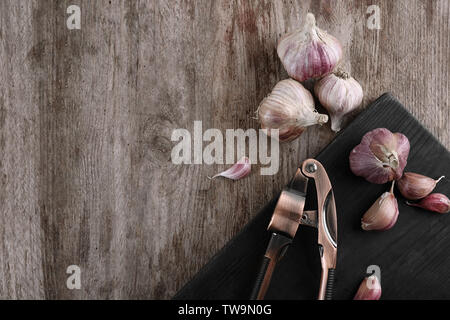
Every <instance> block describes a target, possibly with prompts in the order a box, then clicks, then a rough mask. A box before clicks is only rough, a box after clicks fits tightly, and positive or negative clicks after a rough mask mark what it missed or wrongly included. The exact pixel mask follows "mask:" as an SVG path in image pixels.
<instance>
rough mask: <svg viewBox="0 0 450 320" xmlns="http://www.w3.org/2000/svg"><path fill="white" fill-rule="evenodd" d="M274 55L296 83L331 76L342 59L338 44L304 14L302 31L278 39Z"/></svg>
mask: <svg viewBox="0 0 450 320" xmlns="http://www.w3.org/2000/svg"><path fill="white" fill-rule="evenodd" d="M277 52H278V56H279V57H280V59H281V62H282V63H283V65H284V68H285V69H286V71H287V73H288V74H289V76H290V77H291V78H294V79H296V80H298V81H305V80H308V79H311V78H320V77H322V76H324V75H326V74H328V73H330V72H331V71H333V69H334V67H335V66H336V65H337V64H338V63H339V61H340V60H341V58H342V46H341V44H340V43H339V41H338V40H337V39H336V38H335V37H333V36H332V35H329V34H327V33H326V32H325V31H323V30H321V29H319V28H318V27H316V18H315V17H314V15H313V14H312V13H308V14H307V15H306V24H305V27H304V29H303V30H296V31H294V32H291V33H288V34H286V35H284V36H283V37H282V38H281V39H280V41H279V43H278V47H277Z"/></svg>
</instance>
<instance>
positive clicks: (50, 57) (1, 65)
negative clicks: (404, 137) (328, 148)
mask: <svg viewBox="0 0 450 320" xmlns="http://www.w3.org/2000/svg"><path fill="white" fill-rule="evenodd" d="M372 4H376V5H378V6H379V9H380V14H381V16H380V17H381V20H380V21H381V29H380V30H376V29H369V28H368V27H367V19H368V18H369V17H370V16H371V13H367V8H368V7H369V6H370V5H372ZM70 5H78V6H79V7H80V9H81V16H80V17H81V26H80V27H81V29H73V30H71V29H68V27H67V26H66V22H67V19H68V18H69V17H70V16H71V13H67V8H68V7H69V6H70ZM449 7H450V6H449V1H447V0H441V1H431V0H430V1H411V0H399V1H388V0H385V1H381V0H380V1H356V0H355V1H316V0H313V1H268V0H267V1H225V0H223V1H209V0H208V1H206V0H205V1H115V0H111V1H88V0H76V1H44V0H39V1H25V0H21V1H17V0H14V1H13V0H9V1H8V0H4V1H1V2H0V147H1V150H0V151H1V152H0V213H1V214H0V219H1V220H0V240H1V242H0V298H8V299H16V298H37V299H41V298H50V299H60V298H65V299H72V298H81V299H85V298H96V299H98V298H106V299H109V298H116V299H118V298H137V299H148V298H169V297H171V296H172V295H173V294H174V293H175V292H176V291H177V290H178V289H179V288H180V287H181V286H182V285H183V284H184V283H185V282H186V281H187V280H188V279H189V278H190V277H192V276H193V275H194V274H195V272H196V271H197V270H198V269H199V268H200V267H201V266H202V265H203V264H204V263H206V262H207V261H208V259H210V258H211V257H212V255H213V254H214V253H215V252H217V251H218V250H219V249H220V248H221V247H222V246H223V245H224V244H225V243H226V242H227V241H228V240H229V239H230V238H231V237H232V236H233V235H235V234H236V233H237V232H238V231H239V230H240V228H241V227H242V226H243V225H244V224H245V223H246V222H248V221H249V219H250V218H252V217H253V216H254V215H255V214H256V213H257V211H258V209H260V208H261V207H263V205H264V204H265V203H266V202H267V201H268V200H269V199H271V198H272V197H273V196H275V195H276V194H277V193H278V192H279V190H280V189H281V188H282V186H283V185H284V184H285V183H286V182H287V181H288V179H289V178H290V177H291V175H292V174H293V172H294V170H295V168H296V167H297V165H298V164H299V163H300V161H301V160H303V159H305V158H306V157H313V156H314V155H316V154H317V153H318V152H319V151H320V150H321V149H322V148H323V147H324V146H325V145H326V144H327V143H329V142H330V141H331V139H333V136H334V135H333V133H332V132H331V131H330V129H329V126H324V127H312V128H310V129H308V131H307V132H306V133H304V134H303V135H302V136H301V137H300V139H298V140H296V141H294V142H292V143H288V144H284V145H282V146H281V155H282V156H281V160H280V161H281V162H280V164H281V169H280V171H279V173H278V174H277V175H274V176H260V175H259V170H254V171H253V174H252V175H251V176H250V177H248V178H246V179H243V180H240V181H237V182H232V181H228V180H213V181H210V180H208V179H207V176H208V175H212V174H214V173H215V172H217V171H220V170H222V169H223V168H224V167H226V166H224V165H205V164H203V165H174V164H172V162H171V150H172V147H173V145H174V143H173V142H172V141H171V140H170V138H171V133H172V131H173V130H174V129H177V128H187V129H188V130H192V127H193V122H194V120H201V121H202V122H203V129H204V130H206V129H207V128H218V129H220V130H223V131H224V130H225V129H237V128H242V129H248V128H255V129H256V128H258V123H257V122H256V121H255V120H254V119H252V117H253V114H254V111H255V110H256V108H257V106H258V104H259V102H260V101H261V100H262V98H263V97H264V96H265V95H267V94H268V93H269V92H270V90H271V88H272V87H273V86H274V85H275V83H276V82H277V81H279V80H281V79H284V78H286V77H287V75H286V72H285V71H284V69H283V67H282V65H281V63H280V61H279V59H278V57H277V54H276V49H275V48H276V43H277V40H278V39H279V38H280V36H281V35H282V34H283V33H285V32H286V31H289V30H293V29H294V28H296V27H299V26H301V25H302V24H303V20H304V17H305V15H306V13H307V12H308V11H311V12H312V13H314V14H315V15H316V19H317V23H318V25H319V26H320V27H321V28H323V29H325V30H328V31H329V32H330V33H332V34H333V35H335V36H336V37H337V38H338V39H339V40H341V42H342V43H343V45H344V47H345V54H346V67H347V69H348V70H349V71H351V73H352V74H353V76H354V77H355V78H356V79H357V80H358V81H359V82H360V83H361V84H362V86H363V88H364V90H365V99H364V102H363V107H364V106H366V105H367V104H368V103H369V102H370V101H372V100H374V99H375V98H376V97H378V96H379V95H380V94H382V93H383V92H385V91H391V92H392V93H393V94H394V95H395V96H396V97H397V98H398V99H399V100H400V101H401V102H403V103H404V105H405V106H406V107H407V108H408V109H409V110H410V111H411V112H412V113H413V114H414V115H415V116H416V117H417V118H418V119H419V120H420V121H421V122H422V123H423V124H424V125H425V127H427V128H428V129H429V130H430V131H431V132H432V133H433V134H434V135H436V137H438V138H439V139H440V140H441V141H442V143H443V144H444V145H445V146H446V147H447V148H448V147H449V146H450V133H449V126H448V121H449V120H450V112H449V80H448V78H449V76H450V67H449V66H450V49H449V47H450V35H449V34H450V33H449V31H450V30H449V29H450V28H449V24H450V17H449V13H450V9H449ZM72 12H73V11H72ZM71 265H76V266H78V267H79V270H80V272H81V278H80V279H81V283H80V285H81V287H80V289H69V288H68V287H67V285H66V282H67V279H68V278H69V277H70V276H71V275H70V274H67V273H66V272H67V269H68V267H69V266H71ZM69 287H70V286H69Z"/></svg>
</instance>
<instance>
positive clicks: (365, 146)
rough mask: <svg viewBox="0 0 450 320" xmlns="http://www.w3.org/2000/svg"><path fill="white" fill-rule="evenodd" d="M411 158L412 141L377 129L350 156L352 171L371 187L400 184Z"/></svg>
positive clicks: (397, 134)
mask: <svg viewBox="0 0 450 320" xmlns="http://www.w3.org/2000/svg"><path fill="white" fill-rule="evenodd" d="M408 155H409V140H408V138H407V137H406V136H404V135H403V134H401V133H392V132H390V131H389V130H388V129H386V128H378V129H375V130H372V131H370V132H368V133H366V134H365V135H364V137H363V138H362V140H361V143H360V144H359V145H357V146H356V147H355V148H354V149H353V150H352V151H351V152H350V157H349V158H350V169H351V170H352V172H353V173H354V174H355V175H357V176H360V177H363V178H365V179H366V180H367V181H369V182H371V183H377V184H383V183H386V182H388V181H392V180H398V179H400V178H401V177H402V175H403V169H404V168H405V166H406V162H407V159H408Z"/></svg>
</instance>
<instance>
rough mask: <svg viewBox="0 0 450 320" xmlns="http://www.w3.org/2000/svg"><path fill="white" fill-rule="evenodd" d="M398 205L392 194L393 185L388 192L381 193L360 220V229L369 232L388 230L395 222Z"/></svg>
mask: <svg viewBox="0 0 450 320" xmlns="http://www.w3.org/2000/svg"><path fill="white" fill-rule="evenodd" d="M397 218H398V203H397V199H396V198H395V195H394V192H393V185H392V187H391V190H390V191H389V192H385V193H383V194H382V195H381V196H380V197H379V198H378V199H377V200H376V201H375V203H374V204H373V205H372V206H371V207H370V208H369V210H367V212H366V213H365V214H364V215H363V217H362V219H361V228H362V229H363V230H366V231H370V230H379V231H383V230H388V229H390V228H392V227H393V226H394V225H395V223H396V222H397Z"/></svg>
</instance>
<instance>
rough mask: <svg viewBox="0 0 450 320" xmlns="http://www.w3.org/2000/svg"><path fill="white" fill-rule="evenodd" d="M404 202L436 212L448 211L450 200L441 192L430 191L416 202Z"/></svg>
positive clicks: (449, 209)
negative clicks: (430, 192)
mask: <svg viewBox="0 0 450 320" xmlns="http://www.w3.org/2000/svg"><path fill="white" fill-rule="evenodd" d="M406 204H407V205H409V206H413V207H419V208H422V209H425V210H428V211H433V212H437V213H449V211H450V200H449V199H448V198H447V196H446V195H444V194H442V193H432V194H430V195H428V196H426V197H425V198H423V199H422V200H420V201H419V202H418V203H411V202H409V201H407V202H406Z"/></svg>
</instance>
